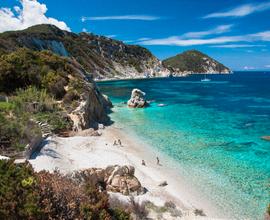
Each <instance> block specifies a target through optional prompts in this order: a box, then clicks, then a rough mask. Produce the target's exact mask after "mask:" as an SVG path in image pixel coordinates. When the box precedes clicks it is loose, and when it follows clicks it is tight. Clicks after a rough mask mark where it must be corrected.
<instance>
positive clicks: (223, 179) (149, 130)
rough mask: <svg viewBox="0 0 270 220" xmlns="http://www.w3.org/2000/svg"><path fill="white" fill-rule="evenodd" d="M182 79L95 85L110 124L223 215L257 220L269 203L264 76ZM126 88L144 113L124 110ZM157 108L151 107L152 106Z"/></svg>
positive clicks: (268, 106) (268, 101)
mask: <svg viewBox="0 0 270 220" xmlns="http://www.w3.org/2000/svg"><path fill="white" fill-rule="evenodd" d="M202 77H203V76H202V75H193V76H190V77H186V78H163V79H143V80H122V81H110V82H101V83H99V84H98V85H99V87H100V90H101V91H102V92H103V93H105V94H107V95H108V96H109V97H110V98H111V100H112V102H113V104H114V106H115V107H114V109H113V113H112V114H111V115H110V116H111V118H112V120H113V121H116V122H119V123H121V125H122V126H123V127H124V128H126V129H130V130H131V131H132V132H134V133H135V134H136V135H138V136H140V137H143V140H144V141H145V142H146V143H147V144H149V145H150V146H151V147H152V148H153V149H155V150H157V151H159V152H160V153H162V154H164V155H166V156H168V157H169V158H171V163H172V164H173V166H175V167H177V166H179V167H181V170H184V172H183V171H182V172H181V175H184V176H185V177H186V178H187V179H188V180H190V181H191V182H192V184H193V185H194V186H195V187H196V188H198V189H199V190H200V191H201V192H202V193H205V194H206V195H210V198H209V199H210V200H211V201H212V202H213V203H214V204H216V206H217V207H219V208H220V209H221V210H224V212H227V213H230V215H231V216H234V217H236V218H244V217H245V218H249V219H263V216H264V213H265V210H266V207H267V205H268V204H269V203H270V193H269V192H270V141H265V140H262V139H261V137H262V136H265V135H270V73H262V72H252V73H251V72H236V73H234V74H233V75H211V76H209V77H210V78H211V80H212V81H211V82H201V81H200V79H201V78H202ZM133 88H139V89H141V90H142V91H144V92H146V97H147V99H148V100H152V103H151V105H150V107H149V108H145V109H129V108H127V107H126V104H124V102H126V101H127V100H128V99H129V97H130V93H131V90H132V89H133ZM161 103H162V104H165V105H166V106H164V107H159V106H158V104H161Z"/></svg>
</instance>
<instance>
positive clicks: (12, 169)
mask: <svg viewBox="0 0 270 220" xmlns="http://www.w3.org/2000/svg"><path fill="white" fill-rule="evenodd" d="M0 204H1V205H0V219H66V220H69V219H70V220H71V219H89V220H110V219H116V220H128V219H130V218H129V214H127V213H125V212H124V211H121V210H120V209H118V210H114V209H111V208H110V207H109V203H108V195H107V193H106V192H99V191H98V189H97V188H96V187H95V186H90V185H87V186H84V185H82V184H79V183H78V182H76V181H75V180H74V179H72V178H70V177H67V176H63V175H61V174H60V173H58V172H54V173H48V172H45V171H42V172H40V173H35V172H34V171H33V169H32V167H31V165H30V164H29V163H25V164H14V163H13V161H12V160H0Z"/></svg>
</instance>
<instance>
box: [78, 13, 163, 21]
mask: <svg viewBox="0 0 270 220" xmlns="http://www.w3.org/2000/svg"><path fill="white" fill-rule="evenodd" d="M159 19H161V17H157V16H152V15H119V16H101V17H82V18H81V20H82V22H85V21H106V20H139V21H155V20H159Z"/></svg>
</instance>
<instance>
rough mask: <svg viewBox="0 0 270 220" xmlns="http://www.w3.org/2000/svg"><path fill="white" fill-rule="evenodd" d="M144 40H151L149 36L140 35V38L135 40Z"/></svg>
mask: <svg viewBox="0 0 270 220" xmlns="http://www.w3.org/2000/svg"><path fill="white" fill-rule="evenodd" d="M144 40H151V38H149V37H142V38H139V39H138V40H137V41H144Z"/></svg>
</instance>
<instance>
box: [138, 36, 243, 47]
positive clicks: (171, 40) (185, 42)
mask: <svg viewBox="0 0 270 220" xmlns="http://www.w3.org/2000/svg"><path fill="white" fill-rule="evenodd" d="M241 40H243V39H242V37H241V36H228V37H217V38H210V39H182V38H180V37H177V36H171V37H168V38H162V39H152V40H146V41H141V42H139V43H140V44H142V45H167V46H194V45H204V44H224V43H230V42H237V41H241Z"/></svg>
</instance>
